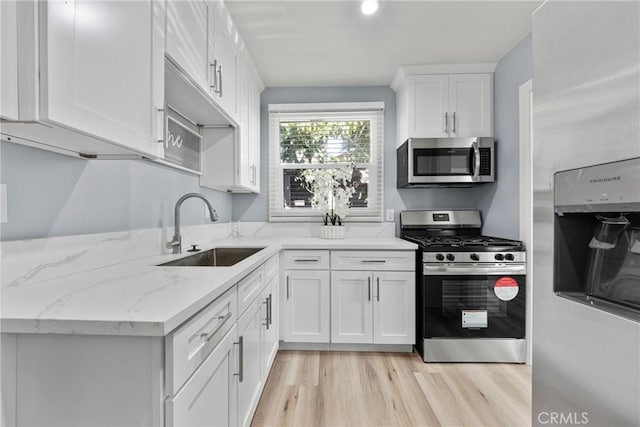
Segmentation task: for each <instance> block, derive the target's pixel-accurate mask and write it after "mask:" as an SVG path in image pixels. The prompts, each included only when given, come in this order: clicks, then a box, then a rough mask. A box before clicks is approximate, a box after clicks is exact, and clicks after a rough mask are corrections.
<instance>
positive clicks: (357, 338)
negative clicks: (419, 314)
mask: <svg viewBox="0 0 640 427" xmlns="http://www.w3.org/2000/svg"><path fill="white" fill-rule="evenodd" d="M414 341H415V275H414V273H412V272H406V271H399V272H395V271H394V272H369V271H332V272H331V342H333V343H345V344H346V343H349V344H413V343H414Z"/></svg>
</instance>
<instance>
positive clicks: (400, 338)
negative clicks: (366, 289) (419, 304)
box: [373, 271, 416, 344]
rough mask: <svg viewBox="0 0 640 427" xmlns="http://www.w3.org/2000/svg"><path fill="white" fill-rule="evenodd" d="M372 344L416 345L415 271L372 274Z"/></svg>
mask: <svg viewBox="0 0 640 427" xmlns="http://www.w3.org/2000/svg"><path fill="white" fill-rule="evenodd" d="M373 282H374V283H373V285H374V288H375V289H374V291H373V294H374V297H373V299H374V303H373V343H374V344H414V343H415V312H416V308H415V299H416V298H415V286H416V276H415V273H414V272H408V271H404V272H391V271H389V272H377V273H373Z"/></svg>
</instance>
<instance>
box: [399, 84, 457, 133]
mask: <svg viewBox="0 0 640 427" xmlns="http://www.w3.org/2000/svg"><path fill="white" fill-rule="evenodd" d="M407 85H408V87H409V89H408V91H407V101H408V105H409V109H408V111H409V134H410V135H411V136H412V137H422V136H431V137H447V136H449V135H448V133H447V118H448V114H449V113H448V112H449V77H448V76H439V75H436V76H411V77H409V78H408V79H407Z"/></svg>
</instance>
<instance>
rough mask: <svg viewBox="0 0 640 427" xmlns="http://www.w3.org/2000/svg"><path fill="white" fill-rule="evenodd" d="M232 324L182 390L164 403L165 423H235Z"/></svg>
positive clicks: (235, 383) (233, 339) (235, 380)
mask: <svg viewBox="0 0 640 427" xmlns="http://www.w3.org/2000/svg"><path fill="white" fill-rule="evenodd" d="M237 332H238V330H237V327H236V326H234V327H233V328H232V329H231V330H230V331H229V332H228V333H227V335H226V336H225V337H224V338H223V340H222V341H221V342H220V344H219V345H218V347H216V349H215V350H213V352H212V353H211V354H210V355H209V357H207V359H206V360H205V361H204V362H203V363H202V365H201V366H200V367H199V368H198V370H197V371H196V372H195V373H194V375H193V376H192V377H191V378H190V379H189V380H188V381H187V382H186V384H185V385H184V386H183V387H182V389H181V390H180V391H179V392H178V393H177V394H176V395H175V396H174V397H172V398H170V399H167V402H166V417H167V418H166V419H167V422H166V425H167V426H168V427H173V426H176V427H177V426H205V425H206V426H232V425H236V423H237V415H238V412H237V409H236V396H237V389H238V381H237V379H236V364H237V363H236V357H235V354H236V350H235V347H236V343H237V341H236V340H237Z"/></svg>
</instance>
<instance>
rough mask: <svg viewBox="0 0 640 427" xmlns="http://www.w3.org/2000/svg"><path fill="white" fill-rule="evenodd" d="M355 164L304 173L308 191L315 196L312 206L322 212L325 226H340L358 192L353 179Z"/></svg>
mask: <svg viewBox="0 0 640 427" xmlns="http://www.w3.org/2000/svg"><path fill="white" fill-rule="evenodd" d="M354 168H355V165H354V164H349V165H346V166H343V167H336V168H331V169H306V170H304V171H303V172H302V179H304V181H305V184H306V187H307V190H309V192H311V193H312V194H313V197H312V198H311V206H313V207H314V208H317V209H319V210H320V212H322V221H323V222H324V225H333V226H340V225H342V221H343V219H344V218H345V217H346V216H347V215H348V213H349V208H350V207H351V201H350V199H351V196H353V194H354V193H355V192H356V189H355V187H354V186H353V182H352V177H353V170H354Z"/></svg>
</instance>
